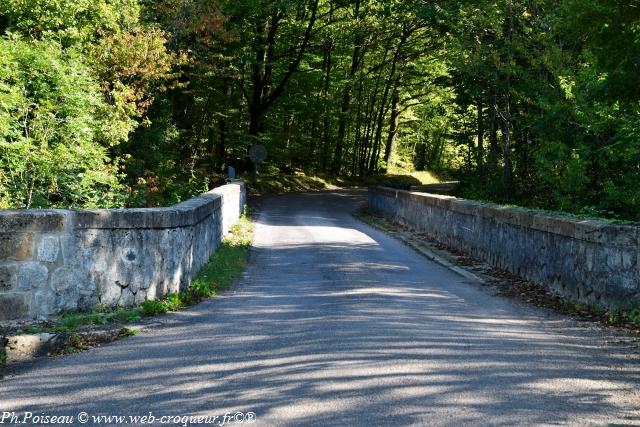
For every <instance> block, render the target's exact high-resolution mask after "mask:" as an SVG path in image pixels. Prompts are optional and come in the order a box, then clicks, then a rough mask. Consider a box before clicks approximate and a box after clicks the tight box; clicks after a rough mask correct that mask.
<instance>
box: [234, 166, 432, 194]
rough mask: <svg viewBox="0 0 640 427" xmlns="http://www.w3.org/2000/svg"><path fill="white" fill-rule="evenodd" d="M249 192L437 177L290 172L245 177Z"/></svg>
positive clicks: (429, 181) (409, 182)
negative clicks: (255, 181)
mask: <svg viewBox="0 0 640 427" xmlns="http://www.w3.org/2000/svg"><path fill="white" fill-rule="evenodd" d="M245 179H246V181H247V186H248V189H249V193H250V194H253V195H257V194H279V193H289V192H305V191H320V190H335V189H338V188H352V187H368V186H371V185H392V186H409V185H425V184H437V183H439V182H440V179H439V178H438V177H436V176H435V175H434V174H432V173H431V172H424V171H422V172H401V171H398V172H397V173H393V174H385V175H374V176H368V177H330V176H312V175H306V174H303V173H294V174H292V175H286V174H279V175H260V176H258V182H257V183H255V184H254V183H253V182H251V179H250V178H249V177H245Z"/></svg>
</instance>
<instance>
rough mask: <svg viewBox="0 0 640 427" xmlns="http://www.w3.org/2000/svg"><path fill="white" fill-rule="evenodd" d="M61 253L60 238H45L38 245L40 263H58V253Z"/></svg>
mask: <svg viewBox="0 0 640 427" xmlns="http://www.w3.org/2000/svg"><path fill="white" fill-rule="evenodd" d="M59 251H60V243H59V242H58V238H57V237H54V236H45V237H43V238H42V240H40V243H39V244H38V261H42V262H56V261H57V260H58V252H59Z"/></svg>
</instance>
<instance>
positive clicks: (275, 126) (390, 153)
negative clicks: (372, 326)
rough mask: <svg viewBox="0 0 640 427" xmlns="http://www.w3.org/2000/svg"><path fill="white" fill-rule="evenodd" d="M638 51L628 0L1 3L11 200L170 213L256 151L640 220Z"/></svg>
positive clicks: (5, 188)
mask: <svg viewBox="0 0 640 427" xmlns="http://www.w3.org/2000/svg"><path fill="white" fill-rule="evenodd" d="M639 58H640V4H638V3H637V2H631V1H629V2H619V1H613V0H589V1H587V0H554V1H547V0H530V1H520V0H493V1H488V0H480V1H445V0H427V1H424V0H420V1H418V0H384V1H382V0H381V1H378V0H278V1H265V0H241V1H238V0H214V1H211V0H207V1H204V0H158V1H149V0H139V1H138V0H5V1H3V2H2V3H1V4H0V207H2V208H29V207H30V208H39V207H99V206H155V205H161V204H170V203H174V202H176V201H179V200H182V199H184V198H186V197H189V196H191V195H193V194H197V193H198V192H201V191H205V190H207V189H208V188H210V187H212V186H215V185H217V184H218V183H219V182H221V181H222V180H223V179H224V174H225V170H226V168H227V167H228V166H234V167H235V168H236V169H238V170H239V171H246V170H248V169H249V168H250V164H249V160H248V158H247V152H248V149H249V148H250V147H251V146H252V145H253V144H256V143H260V144H263V145H264V146H265V147H266V148H267V150H268V152H269V157H268V161H267V163H266V164H265V165H264V167H263V172H264V173H270V174H291V173H296V172H298V173H301V172H304V173H307V174H318V175H322V176H350V177H363V176H371V175H379V174H384V173H386V172H390V171H394V172H398V171H400V172H401V171H406V172H409V171H422V170H428V171H432V172H434V173H436V174H443V175H446V176H449V177H454V178H456V179H458V180H460V182H461V184H460V190H459V191H460V195H462V196H464V197H470V198H475V199H482V200H492V201H497V202H501V203H511V204H521V205H525V206H530V207H535V208H543V209H553V210H563V211H568V212H573V213H578V214H585V215H595V216H606V217H610V218H618V219H627V220H633V221H638V220H640V184H639V182H640V69H639V67H640V60H639Z"/></svg>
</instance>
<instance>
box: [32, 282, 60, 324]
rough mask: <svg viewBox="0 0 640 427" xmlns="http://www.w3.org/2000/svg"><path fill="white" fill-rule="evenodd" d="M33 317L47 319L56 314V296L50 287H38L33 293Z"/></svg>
mask: <svg viewBox="0 0 640 427" xmlns="http://www.w3.org/2000/svg"><path fill="white" fill-rule="evenodd" d="M31 298H32V303H31V317H32V318H34V319H46V318H47V317H50V316H53V315H54V314H56V307H55V305H56V296H55V294H54V293H53V292H52V291H51V290H50V289H38V290H37V291H35V292H33V294H32V297H31Z"/></svg>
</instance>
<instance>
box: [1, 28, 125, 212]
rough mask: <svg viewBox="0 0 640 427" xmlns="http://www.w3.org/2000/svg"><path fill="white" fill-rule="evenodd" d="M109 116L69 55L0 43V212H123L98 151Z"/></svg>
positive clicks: (39, 44) (43, 46) (109, 166)
mask: <svg viewBox="0 0 640 427" xmlns="http://www.w3.org/2000/svg"><path fill="white" fill-rule="evenodd" d="M107 110H108V109H107V105H106V104H105V101H104V98H103V96H102V94H101V92H100V87H99V85H98V84H97V83H96V82H95V80H94V78H93V76H92V74H91V72H90V70H89V69H88V68H87V67H86V66H85V65H84V64H83V63H82V61H81V60H80V59H79V57H78V56H77V55H76V54H75V53H74V52H73V51H63V50H62V48H61V46H60V45H58V44H57V43H55V42H52V41H26V40H23V39H19V38H0V207H1V208H31V207H58V206H60V207H62V206H64V207H97V206H114V205H118V204H120V198H121V196H120V193H119V192H120V190H121V188H120V185H119V183H118V165H117V163H116V161H114V160H111V159H110V158H109V155H108V152H107V149H106V148H105V147H104V145H103V144H101V143H100V141H101V140H104V138H105V135H103V134H102V129H104V128H108V127H109V126H110V123H109V120H110V119H109V114H107Z"/></svg>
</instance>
